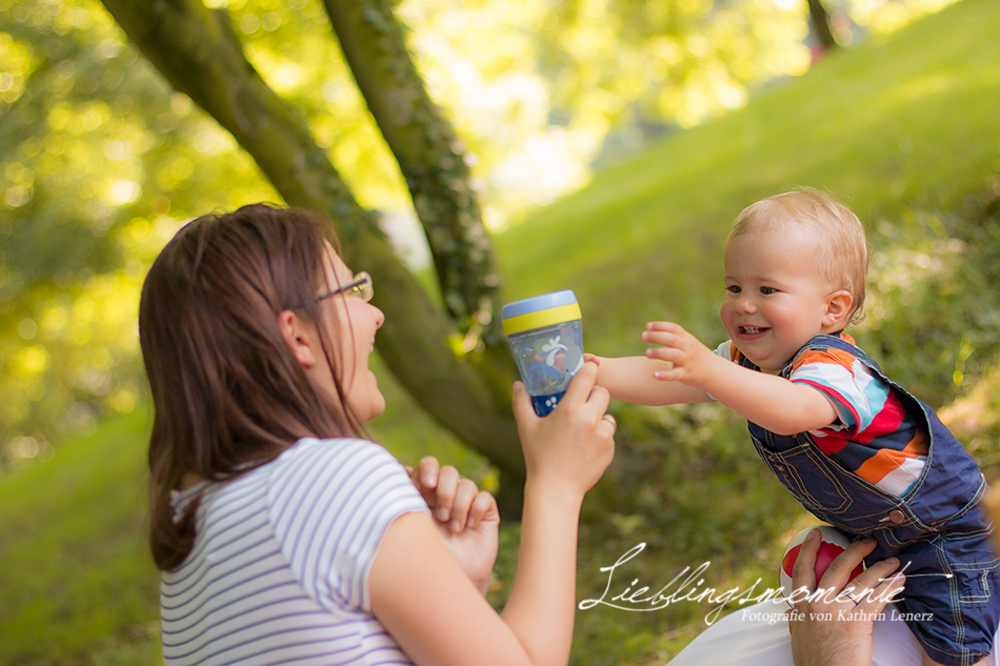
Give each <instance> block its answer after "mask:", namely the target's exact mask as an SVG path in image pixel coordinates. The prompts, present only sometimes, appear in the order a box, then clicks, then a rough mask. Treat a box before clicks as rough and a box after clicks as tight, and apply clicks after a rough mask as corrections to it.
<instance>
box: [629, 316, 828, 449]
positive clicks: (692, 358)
mask: <svg viewBox="0 0 1000 666" xmlns="http://www.w3.org/2000/svg"><path fill="white" fill-rule="evenodd" d="M642 340H643V342H646V343H649V344H652V345H658V346H656V347H651V348H650V349H647V350H646V356H647V358H648V359H649V361H650V363H656V362H659V363H662V364H663V365H664V366H667V365H669V367H661V368H660V369H657V370H656V371H655V372H654V373H653V376H654V378H655V379H657V380H660V381H665V382H667V383H668V385H674V384H676V383H678V382H680V383H683V384H685V385H688V386H691V387H696V388H697V389H698V390H701V391H703V392H704V393H706V394H707V395H708V396H710V399H711V398H714V399H715V400H718V401H719V402H721V403H722V404H724V405H726V406H727V407H729V408H730V409H732V410H734V411H736V412H737V413H739V414H740V415H742V416H743V417H744V418H746V419H747V420H749V421H752V422H754V423H756V424H757V425H759V426H761V427H763V428H766V429H767V430H770V431H772V432H775V433H778V434H782V435H791V434H795V433H799V432H806V431H808V430H817V429H819V428H825V427H826V426H829V425H830V424H832V423H834V422H836V420H837V418H838V417H837V411H836V410H835V409H834V407H833V403H832V402H830V400H829V399H828V398H827V397H826V396H825V395H824V394H823V393H821V392H820V391H819V390H817V389H815V388H812V387H810V386H807V385H804V384H795V383H792V382H790V381H788V380H787V379H785V378H784V377H780V376H778V375H770V374H766V373H763V372H757V371H754V370H750V369H749V368H744V367H742V366H740V365H738V364H736V363H733V362H732V361H729V360H728V359H725V358H722V357H721V356H719V355H718V354H716V353H715V352H713V351H712V350H711V349H709V348H708V347H706V346H705V345H703V344H702V343H701V342H700V341H699V340H698V339H697V338H695V337H694V336H693V335H691V334H690V333H688V332H687V331H686V330H684V328H682V327H681V326H680V325H678V324H674V323H671V322H653V323H650V324H649V325H647V327H646V330H645V331H644V332H643V334H642Z"/></svg>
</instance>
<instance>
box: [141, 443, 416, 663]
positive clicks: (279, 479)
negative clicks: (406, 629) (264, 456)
mask: <svg viewBox="0 0 1000 666" xmlns="http://www.w3.org/2000/svg"><path fill="white" fill-rule="evenodd" d="M202 488H204V494H203V496H202V499H201V504H200V506H199V509H198V512H197V523H196V525H197V528H196V529H197V537H196V540H195V543H194V548H193V549H192V551H191V554H190V555H189V556H188V558H187V559H186V560H185V561H184V563H183V564H182V565H181V566H180V567H179V568H178V569H177V570H175V571H171V572H167V573H164V574H163V580H162V584H161V589H160V620H161V626H162V630H163V654H164V661H165V663H166V664H167V666H174V665H180V664H184V665H187V664H202V665H205V666H217V665H221V664H240V665H241V666H242V665H248V666H249V665H255V666H256V665H264V664H301V665H302V666H308V665H311V664H316V665H319V664H322V665H323V666H331V665H334V664H409V663H410V661H409V660H408V659H407V658H406V655H405V654H403V652H402V651H401V650H400V649H399V647H398V646H397V645H396V643H395V642H394V641H393V640H392V638H391V637H390V636H389V635H388V634H386V632H385V630H384V629H383V628H382V626H381V625H380V624H379V623H378V622H377V621H376V620H375V618H374V617H373V616H372V613H371V600H370V598H369V595H368V572H369V571H370V569H371V564H372V562H373V560H374V558H375V552H376V550H377V548H378V545H379V542H380V541H381V539H382V535H383V534H384V533H385V530H386V528H387V527H388V526H389V524H390V523H392V521H393V520H395V519H396V518H397V517H399V516H400V515H402V514H404V513H408V512H412V511H427V505H426V503H425V502H424V501H423V499H422V498H421V497H420V495H419V493H418V492H417V490H416V489H415V488H414V487H413V485H412V484H411V483H410V479H409V477H408V476H407V474H406V471H405V470H404V469H403V467H402V465H401V464H400V463H399V461H397V460H396V459H395V458H394V457H393V456H392V454H390V453H389V452H388V451H386V450H385V449H384V448H382V447H381V446H379V445H378V444H375V443H373V442H368V441H365V440H358V439H335V440H317V439H303V440H301V441H299V442H298V443H297V444H296V445H295V446H293V447H292V448H290V449H288V450H287V451H285V452H284V453H282V454H281V455H280V456H279V457H278V458H277V459H276V460H274V461H273V462H271V463H268V464H266V465H264V466H262V467H260V468H258V469H256V470H254V471H253V472H250V473H249V474H247V475H246V476H244V477H242V478H239V479H237V480H235V481H231V482H229V483H225V484H219V483H202V484H197V485H195V486H192V487H190V488H187V489H185V490H183V491H179V492H177V493H175V496H174V498H173V500H174V511H175V516H180V515H181V514H182V512H183V509H184V507H185V506H187V505H188V504H189V503H190V502H191V501H192V499H193V498H194V496H195V495H196V494H197V492H198V491H199V490H200V489H202Z"/></svg>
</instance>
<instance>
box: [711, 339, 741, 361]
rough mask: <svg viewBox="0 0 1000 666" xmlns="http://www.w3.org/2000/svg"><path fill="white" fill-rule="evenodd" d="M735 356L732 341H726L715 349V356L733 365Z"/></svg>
mask: <svg viewBox="0 0 1000 666" xmlns="http://www.w3.org/2000/svg"><path fill="white" fill-rule="evenodd" d="M736 354H737V351H736V346H735V345H733V341H732V340H726V341H725V342H723V343H722V344H721V345H719V346H718V347H716V348H715V355H716V356H721V357H722V358H724V359H727V360H729V361H733V362H734V363H735V362H736Z"/></svg>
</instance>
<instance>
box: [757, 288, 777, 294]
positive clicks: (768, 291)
mask: <svg viewBox="0 0 1000 666" xmlns="http://www.w3.org/2000/svg"><path fill="white" fill-rule="evenodd" d="M760 293H762V294H764V295H765V296H770V295H771V294H777V293H778V290H777V289H775V288H774V287H761V288H760Z"/></svg>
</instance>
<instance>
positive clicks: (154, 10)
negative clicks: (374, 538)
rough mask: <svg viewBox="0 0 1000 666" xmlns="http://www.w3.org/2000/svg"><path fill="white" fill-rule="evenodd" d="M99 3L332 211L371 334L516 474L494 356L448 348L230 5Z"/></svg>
mask: <svg viewBox="0 0 1000 666" xmlns="http://www.w3.org/2000/svg"><path fill="white" fill-rule="evenodd" d="M102 2H103V3H104V5H105V7H107V9H108V10H109V11H110V12H111V14H112V15H113V16H114V18H115V19H116V20H117V21H118V23H119V25H121V26H122V28H124V30H125V32H126V33H127V34H128V36H129V38H130V39H131V40H132V41H133V42H134V43H135V44H136V45H137V46H138V48H139V50H141V51H142V52H143V54H145V55H146V57H147V58H149V60H150V61H151V62H152V63H153V64H154V65H155V66H156V67H157V69H159V70H160V72H162V73H163V75H164V76H165V77H166V78H167V80H168V81H169V82H170V83H171V84H172V85H173V87H174V88H175V89H177V90H179V91H181V92H183V93H185V94H187V95H188V96H190V97H191V98H192V99H193V100H194V101H195V102H196V103H197V104H198V105H199V106H201V107H202V108H203V109H205V111H207V112H208V113H209V114H210V115H212V116H213V117H214V118H215V119H216V120H217V121H218V122H219V123H220V124H221V125H222V126H223V127H225V128H226V129H227V130H228V131H229V132H230V133H232V135H233V136H234V137H235V138H236V140H237V141H238V142H239V144H240V145H241V146H242V147H243V149H244V150H246V151H247V152H248V153H249V154H250V155H251V156H252V157H253V158H254V160H255V161H256V162H257V164H258V166H259V167H260V168H261V170H262V171H263V172H264V174H265V175H266V176H267V177H268V179H270V181H271V182H272V183H273V184H274V186H275V188H276V189H277V190H278V192H280V193H281V196H282V197H283V198H284V199H285V201H286V202H287V203H288V204H290V205H294V206H301V207H306V208H311V209H313V210H318V211H323V212H325V213H327V214H329V215H330V216H331V217H332V218H333V219H334V220H335V221H336V223H337V224H338V225H339V227H340V232H341V236H342V238H344V240H345V249H346V250H347V251H348V252H349V259H350V261H352V262H356V263H357V264H358V265H362V266H365V267H366V268H368V270H370V272H372V273H373V274H374V275H375V276H376V277H377V279H378V281H379V284H380V286H381V287H382V288H381V289H380V290H379V291H378V292H377V296H376V299H377V300H376V304H377V305H378V306H379V307H381V308H382V309H383V310H384V311H385V312H386V324H385V325H384V326H383V327H382V330H381V331H380V333H379V335H378V341H377V345H378V350H379V353H380V354H381V355H382V357H383V358H384V359H385V361H386V363H387V364H388V366H389V367H390V369H391V370H392V371H393V373H394V374H395V375H396V377H397V378H398V379H399V380H400V382H401V383H402V384H403V386H404V387H406V389H407V390H408V391H409V392H410V393H411V394H412V395H413V396H414V398H415V399H416V400H417V401H418V402H419V403H420V404H421V405H422V406H423V407H424V408H425V409H426V410H427V411H428V412H429V413H430V414H431V415H432V416H434V417H435V418H436V419H437V420H438V421H440V422H441V423H443V424H444V425H445V426H446V427H448V428H449V429H450V430H452V431H453V432H454V433H455V434H456V435H457V436H458V437H459V438H461V439H462V440H463V441H465V442H466V443H468V444H469V445H471V446H472V447H473V448H475V449H476V450H478V451H480V452H481V453H483V454H484V455H485V456H486V457H487V458H489V460H490V461H491V462H493V463H494V464H495V465H497V466H498V467H499V468H500V469H501V470H502V471H503V472H505V473H506V474H508V475H509V476H510V477H512V480H513V481H516V480H518V479H523V474H524V461H523V458H522V457H521V451H520V446H519V444H518V439H517V432H516V427H515V425H514V422H513V419H512V417H511V415H510V398H509V393H508V391H509V386H510V379H512V376H511V375H509V374H508V375H507V376H503V372H502V371H501V372H499V373H496V372H495V371H494V370H490V369H489V368H498V367H500V364H498V363H497V362H496V361H495V359H493V358H491V357H490V356H489V355H481V356H479V357H478V358H477V359H475V360H474V359H471V358H469V357H466V359H465V360H464V361H463V360H462V359H459V358H458V357H457V356H456V355H455V353H454V352H453V351H452V349H451V348H450V347H449V345H448V339H449V335H451V334H453V333H454V329H453V327H452V325H451V324H450V322H449V320H448V319H447V318H446V317H445V316H444V315H443V313H442V312H441V311H440V310H439V309H437V308H436V307H435V306H434V305H433V303H432V301H431V300H430V298H429V297H428V296H427V294H426V292H424V290H423V289H422V288H421V287H420V285H419V284H418V283H417V281H416V280H415V278H414V277H413V275H412V274H411V273H410V272H409V271H408V270H406V268H405V267H403V265H402V264H401V263H400V261H399V259H398V258H397V257H396V256H395V254H394V253H393V252H392V249H391V248H390V246H389V244H388V243H387V241H386V240H385V238H384V236H383V235H382V233H381V232H380V231H379V230H378V228H377V225H376V224H375V218H374V215H373V214H372V213H371V212H369V211H367V210H365V209H364V208H362V207H361V206H360V205H359V204H358V203H357V201H356V200H355V198H354V196H353V194H352V193H351V191H350V189H349V188H348V187H347V185H346V184H345V183H344V181H343V180H342V179H341V177H340V175H339V174H338V173H337V171H336V169H335V168H334V167H333V165H332V164H331V163H330V160H329V158H328V157H327V155H326V153H325V152H324V151H323V150H322V148H320V147H319V146H318V145H316V142H315V140H314V139H313V138H312V135H311V132H310V131H309V128H308V127H307V126H306V124H305V122H304V121H303V120H302V117H301V116H300V115H299V114H298V113H297V112H295V111H294V110H293V109H292V108H291V107H290V106H289V105H288V104H287V103H286V102H285V101H284V100H282V99H281V98H279V97H278V96H277V95H276V94H275V93H274V92H273V91H272V90H271V89H270V88H269V87H268V86H267V85H266V84H265V83H264V81H263V80H262V79H261V77H260V76H259V74H258V73H257V72H256V70H255V69H254V68H253V66H252V65H251V64H250V63H249V62H248V61H247V60H246V57H245V56H244V54H243V50H242V45H241V44H240V42H239V40H238V38H237V37H236V35H235V33H234V32H233V30H232V28H231V24H230V21H229V17H228V14H226V13H225V12H224V11H219V12H212V11H210V10H208V9H207V8H206V7H205V6H204V5H203V4H202V3H201V2H200V0H152V1H150V0H102ZM474 362H476V363H479V365H474ZM484 364H485V365H484ZM484 367H486V368H487V370H486V371H484V369H483V368H484ZM501 387H502V388H501Z"/></svg>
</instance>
